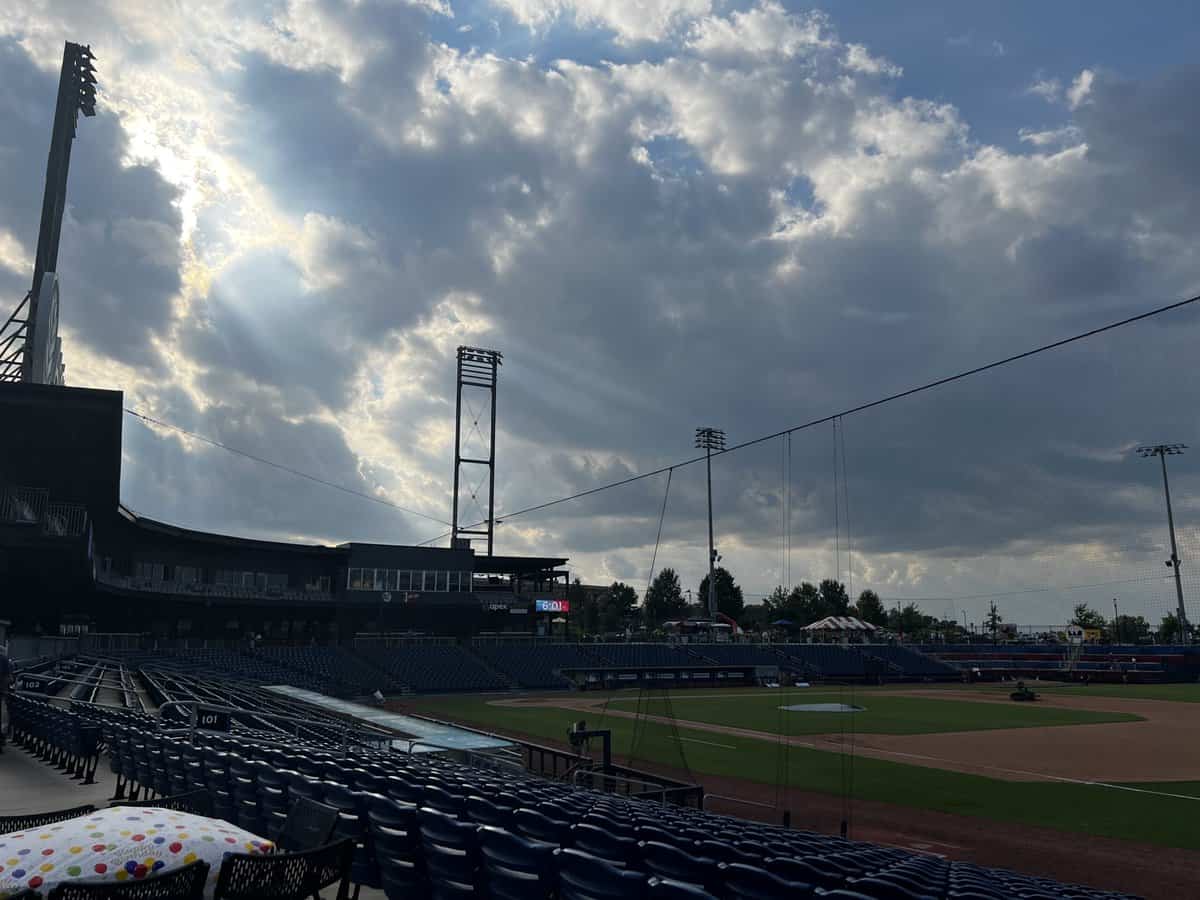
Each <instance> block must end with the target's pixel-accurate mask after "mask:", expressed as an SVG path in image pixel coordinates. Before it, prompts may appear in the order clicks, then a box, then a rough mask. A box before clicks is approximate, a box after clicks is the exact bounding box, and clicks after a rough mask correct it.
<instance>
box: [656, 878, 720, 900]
mask: <svg viewBox="0 0 1200 900" xmlns="http://www.w3.org/2000/svg"><path fill="white" fill-rule="evenodd" d="M646 900H717V898H716V896H715V895H713V894H710V893H709V892H708V891H706V890H704V888H701V887H697V886H696V885H695V884H692V883H690V882H686V881H672V880H671V879H669V878H651V879H650V881H649V882H647V884H646Z"/></svg>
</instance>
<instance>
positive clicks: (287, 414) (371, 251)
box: [0, 0, 1200, 626]
mask: <svg viewBox="0 0 1200 900" xmlns="http://www.w3.org/2000/svg"><path fill="white" fill-rule="evenodd" d="M1197 18H1198V13H1197V12H1196V10H1195V8H1194V5H1192V4H1186V3H1168V2H1159V3H1145V4H1135V5H1132V6H1131V5H1129V4H1118V3H1115V2H1087V3H1084V2H1062V3H1054V4H1046V3H1027V2H1014V3H1009V4H1002V5H999V4H993V5H991V6H988V5H986V4H962V3H956V2H951V0H940V2H932V0H914V2H912V3H907V4H895V3H886V2H856V3H850V2H843V0H829V2H826V3H823V4H818V5H808V4H800V3H779V2H774V0H757V2H740V0H738V2H725V0H657V2H648V0H464V2H451V0H408V2H405V0H275V2H267V3H245V2H237V0H214V2H209V3H192V4H170V5H165V4H158V3H148V2H141V3H139V2H132V0H106V2H99V0H96V2H87V0H80V2H77V3H71V4H54V3H45V2H33V0H10V2H8V3H6V4H4V6H3V8H0V306H4V305H9V304H11V305H15V304H16V302H17V301H18V300H19V299H20V296H21V295H22V293H23V292H24V290H25V289H26V288H27V281H28V278H29V274H28V273H29V271H30V269H31V267H32V258H33V253H34V248H35V243H36V236H37V221H38V209H39V207H40V202H41V189H42V180H43V177H44V170H45V158H46V157H45V154H46V148H47V143H48V140H49V132H50V123H51V118H52V112H53V101H54V95H55V85H56V79H57V74H58V68H59V64H60V60H61V52H62V43H63V41H64V40H75V41H78V42H81V43H88V44H90V45H91V46H92V48H93V51H94V53H95V55H96V57H97V61H96V66H97V70H98V74H99V81H100V84H99V101H98V114H97V116H96V117H95V118H94V119H88V120H84V121H82V122H81V124H80V126H79V132H78V137H77V140H76V142H75V146H74V150H73V157H72V169H71V178H70V185H69V195H68V196H69V202H68V207H67V210H66V213H65V224H64V229H63V238H62V250H61V253H60V265H59V275H60V277H61V280H62V285H63V287H62V297H63V299H62V312H61V331H62V335H63V339H64V355H65V358H66V362H67V380H68V383H70V384H74V385H80V386H94V387H103V388H113V389H120V390H122V391H124V392H125V401H126V405H127V406H128V407H130V408H132V409H135V410H138V411H140V412H142V413H144V414H145V415H147V416H151V417H154V418H157V419H159V420H162V421H165V422H169V423H172V424H174V425H177V426H179V427H180V428H183V429H187V430H189V431H191V432H194V433H196V434H200V435H204V436H206V437H208V438H211V439H213V440H216V441H220V442H223V443H225V444H228V445H229V446H231V447H235V448H238V449H240V450H243V451H246V452H247V453H251V454H255V455H258V456H261V457H264V458H267V459H270V460H274V461H277V462H279V463H280V464H283V465H286V466H290V467H293V468H295V469H299V470H302V471H304V472H306V473H310V474H312V475H313V476H316V477H318V478H321V479H324V480H326V481H329V482H333V483H335V484H338V485H342V486H344V487H346V488H349V489H352V490H354V491H358V492H362V493H366V494H368V495H371V496H373V497H377V498H379V499H380V500H383V501H386V503H374V502H371V501H369V500H366V499H363V498H361V497H358V496H354V495H352V494H349V493H346V492H341V491H337V490H333V489H331V488H328V487H324V486H321V485H318V484H316V483H314V482H311V481H306V480H304V479H299V478H296V477H295V476H292V475H288V474H287V473H285V472H282V471H279V470H276V469H272V468H270V467H267V466H264V465H262V464H260V463H255V462H253V461H251V460H249V459H247V458H245V457H243V456H239V455H236V454H233V453H229V452H226V451H223V450H220V449H217V448H214V447H213V446H211V445H208V444H205V443H203V442H202V441H198V440H196V439H194V438H190V437H187V436H186V435H183V434H181V433H179V432H177V431H172V430H170V429H164V428H161V427H157V426H152V425H148V424H147V423H145V422H144V421H142V420H139V419H135V418H132V417H127V418H126V420H125V423H124V436H125V450H124V460H123V473H122V493H123V498H124V501H125V502H126V504H127V505H129V506H130V507H131V508H133V509H134V510H136V511H137V512H139V513H141V514H143V515H147V516H151V517H153V518H158V519H163V520H167V521H170V522H174V523H177V524H180V525H184V526H187V527H192V528H199V529H206V530H213V531H221V532H226V533H233V534H239V535H246V536H254V537H268V538H275V539H283V540H295V541H305V542H319V543H339V542H342V541H350V540H355V541H380V542H392V543H409V542H417V541H423V540H428V539H431V538H434V537H436V536H438V535H439V534H441V533H442V532H443V531H445V530H446V529H445V527H444V526H443V525H442V524H441V522H444V521H446V520H448V519H449V517H450V506H451V487H450V485H451V478H452V474H453V473H452V469H453V443H454V356H455V348H456V347H457V346H459V345H463V344H466V345H473V346H484V347H491V348H495V349H498V350H500V351H502V352H503V353H504V365H503V368H502V370H501V374H500V389H499V407H498V429H499V434H498V438H497V484H496V499H497V507H498V512H497V515H498V517H500V518H501V520H502V524H500V525H499V526H498V527H497V552H502V553H512V554H518V553H532V554H539V555H562V556H568V557H570V559H571V562H570V568H571V570H572V573H573V574H575V575H578V576H579V577H581V578H582V579H583V580H584V581H585V582H587V583H599V582H607V581H611V580H615V579H621V580H624V581H627V582H629V583H631V584H632V585H634V586H635V587H636V588H637V589H638V590H639V592H641V591H642V590H644V588H645V586H646V583H647V581H648V578H649V577H650V575H651V573H652V568H651V567H652V563H653V565H654V567H655V568H661V567H663V566H672V567H674V568H676V569H677V570H678V571H679V572H680V573H681V575H682V577H683V581H684V584H685V586H686V587H691V588H693V589H694V588H695V587H696V586H697V584H698V582H699V579H700V577H701V575H702V574H703V571H704V567H705V565H706V553H707V551H706V545H705V542H706V537H707V533H706V528H707V523H706V517H705V516H706V507H705V482H704V469H703V466H698V465H692V466H688V467H682V468H678V469H676V470H674V471H673V472H672V474H671V482H670V490H669V492H667V478H666V476H665V475H660V476H655V477H653V478H647V479H644V480H641V481H637V482H635V483H633V484H631V485H629V486H627V487H623V488H618V489H614V490H610V491H604V492H601V493H597V494H593V495H591V496H589V497H587V498H585V499H581V500H578V501H574V502H571V503H564V504H560V505H556V506H553V507H551V508H549V509H545V510H542V511H539V512H536V513H531V514H528V515H523V516H514V517H512V518H510V519H506V518H504V517H505V515H506V513H511V512H513V511H515V510H519V509H522V508H524V507H526V506H530V505H534V504H539V503H541V502H543V501H547V500H551V499H554V498H558V497H563V496H567V495H570V494H573V493H575V492H578V491H583V490H587V489H589V488H592V487H595V486H598V485H601V484H605V483H607V482H610V481H615V480H619V479H623V478H626V477H628V476H630V475H633V474H636V473H639V472H644V471H649V470H653V469H657V468H659V467H663V466H669V465H671V464H673V463H675V462H679V461H682V460H685V459H689V458H691V457H692V456H693V453H694V451H693V449H692V443H693V440H692V439H693V431H694V429H695V428H696V427H697V426H702V425H712V426H716V427H720V428H723V429H724V430H725V432H726V433H727V435H728V437H729V441H730V443H738V442H741V441H744V440H747V439H750V438H753V437H757V436H759V435H762V434H769V433H773V432H776V431H778V430H780V429H783V428H786V427H789V426H791V425H796V424H799V423H802V422H805V421H808V420H810V419H814V418H819V417H821V416H824V415H827V414H830V413H834V412H837V411H839V410H843V409H847V408H850V407H853V406H856V405H858V404H860V403H863V402H867V401H870V400H873V399H876V398H878V397H881V396H885V395H888V394H891V393H893V392H895V391H898V390H902V389H904V388H907V387H910V386H913V385H916V384H920V383H922V382H925V381H928V380H931V379H934V378H938V377H941V376H944V375H948V374H952V373H954V372H957V371H959V370H962V369H966V368H970V367H973V366H976V365H979V364H981V363H985V362H988V361H991V360H992V359H997V358H1000V357H1004V356H1007V355H1009V354H1012V353H1017V352H1020V351H1022V350H1025V349H1028V348H1030V347H1032V346H1036V345H1039V344H1042V343H1045V342H1048V341H1051V340H1055V339H1057V338H1061V337H1065V336H1068V335H1070V334H1073V333H1076V332H1080V331H1084V330H1087V329H1090V328H1092V327H1095V326H1097V325H1101V324H1104V323H1107V322H1109V321H1113V320H1116V319H1120V318H1123V317H1125V316H1129V315H1133V314H1136V313H1138V312H1141V311H1143V310H1146V309H1149V308H1153V307H1156V306H1160V305H1163V304H1165V303H1168V302H1171V301H1172V300H1176V299H1181V298H1184V297H1188V296H1191V295H1193V294H1195V293H1197V292H1200V259H1198V257H1197V250H1196V247H1197V242H1196V240H1195V235H1196V230H1197V225H1198V224H1200V222H1198V219H1200V204H1196V203H1195V202H1194V200H1193V192H1194V190H1195V185H1196V184H1197V183H1200V171H1198V170H1200V156H1197V154H1196V153H1195V152H1194V138H1193V135H1194V134H1195V133H1197V131H1198V130H1200V112H1197V107H1196V105H1195V103H1194V101H1193V98H1194V97H1195V95H1196V93H1197V91H1198V90H1200V67H1198V66H1197V65H1196V64H1194V63H1193V62H1191V61H1190V60H1191V59H1193V58H1194V55H1195V54H1194V46H1193V44H1194V35H1195V34H1196V32H1197V28H1196V26H1197V24H1198V22H1197ZM5 298H7V299H5ZM1197 315H1198V312H1197V310H1196V308H1195V307H1188V308H1186V309H1183V310H1180V311H1177V312H1173V313H1169V314H1165V315H1163V316H1161V317H1158V318H1156V319H1153V320H1149V321H1145V322H1142V323H1139V324H1137V325H1134V326H1130V327H1129V328H1126V329H1122V330H1120V331H1115V332H1110V333H1107V334H1105V335H1102V336H1099V337H1097V338H1094V339H1091V340H1088V341H1086V342H1082V343H1078V344H1074V345H1072V346H1070V347H1068V348H1065V349H1062V350H1059V351H1056V352H1054V353H1052V354H1047V355H1044V356H1039V357H1037V358H1035V359H1032V360H1028V361H1025V362H1023V363H1020V364H1017V365H1014V366H1012V367H1008V368H1004V369H1001V370H996V371H993V372H990V373H987V374H984V375H981V376H977V377H974V378H972V379H969V380H966V381H962V382H958V383H955V384H954V385H951V386H948V387H945V388H940V389H938V390H936V391H931V392H928V393H924V394H921V395H918V396H915V397H912V398H908V399H905V400H901V401H897V402H894V403H890V404H888V405H885V406H882V407H878V408H876V409H873V410H871V411H868V412H864V413H859V414H854V415H850V416H847V417H845V418H844V419H842V420H841V422H840V428H839V429H838V432H839V433H838V436H837V438H835V436H834V428H833V426H831V425H828V424H826V425H823V426H820V427H817V428H812V429H806V430H802V431H798V432H796V433H795V434H794V435H793V437H792V439H791V441H790V443H789V442H787V441H784V440H782V439H777V440H773V441H769V442H764V443H762V444H759V445H756V446H754V447H752V448H748V449H745V450H742V451H738V452H736V453H730V454H727V455H723V456H720V457H718V458H717V459H716V460H714V462H713V502H714V516H715V530H716V535H717V544H718V549H719V552H720V553H721V555H722V563H723V564H724V565H726V566H727V567H728V568H729V569H730V570H731V571H732V572H733V573H734V575H735V577H736V578H737V580H738V582H739V583H740V584H741V585H742V586H743V588H744V590H745V592H746V594H747V598H748V599H749V600H751V601H753V600H755V599H757V598H758V597H761V596H762V595H764V594H766V593H767V592H769V591H770V590H771V589H772V588H773V587H774V586H775V585H777V584H781V583H788V584H794V583H798V582H800V581H801V580H803V579H808V580H813V581H816V580H819V579H821V578H825V577H839V578H840V579H841V580H843V581H847V582H848V583H849V586H850V588H851V591H852V592H853V593H855V594H856V593H857V592H858V591H860V590H862V589H864V588H872V589H874V590H876V591H877V592H878V593H879V594H880V595H881V596H882V597H883V598H884V600H885V602H887V603H889V604H892V603H895V602H896V601H907V600H909V599H916V600H919V602H920V604H921V606H922V607H923V608H924V609H925V610H926V611H927V612H929V613H931V614H935V615H945V616H952V617H954V618H956V619H957V618H963V617H966V618H968V619H969V620H971V621H981V620H982V616H983V613H984V610H985V609H986V606H987V604H988V603H989V602H991V601H993V600H994V601H995V602H996V603H997V604H998V606H999V608H1000V612H1001V614H1002V615H1003V616H1004V618H1005V620H1006V621H1009V622H1016V623H1019V624H1022V625H1037V626H1042V625H1053V624H1061V623H1062V622H1065V621H1066V619H1067V618H1068V616H1069V614H1070V609H1071V607H1072V606H1073V605H1074V604H1075V603H1078V602H1087V603H1090V604H1092V605H1094V606H1096V607H1098V608H1099V609H1100V610H1101V611H1102V612H1104V613H1106V614H1107V613H1109V612H1111V605H1112V601H1113V599H1114V598H1117V599H1118V601H1119V603H1120V605H1121V607H1120V608H1121V612H1123V613H1124V612H1129V613H1134V614H1143V615H1146V616H1147V617H1148V618H1150V619H1151V620H1152V621H1154V622H1157V621H1158V619H1159V618H1160V617H1161V616H1162V615H1163V613H1165V612H1166V611H1168V610H1170V609H1173V608H1174V604H1175V594H1174V586H1173V584H1172V583H1171V581H1170V579H1169V577H1168V576H1169V571H1168V570H1167V569H1166V568H1164V566H1163V561H1164V560H1165V559H1166V558H1167V556H1168V555H1169V550H1168V549H1166V541H1167V534H1166V527H1165V515H1164V508H1163V497H1162V485H1161V480H1160V473H1159V472H1158V471H1157V470H1156V468H1155V464H1154V462H1153V461H1145V460H1139V459H1138V458H1137V457H1136V455H1135V454H1134V453H1133V452H1132V451H1133V448H1135V447H1136V446H1138V445H1139V444H1142V443H1146V442H1160V441H1178V442H1184V443H1195V442H1196V439H1197V434H1196V431H1197V416H1196V408H1197V407H1196V401H1197V399H1200V384H1198V383H1197V378H1196V374H1195V368H1194V362H1193V361H1194V359H1195V355H1196V354H1195V350H1194V348H1195V347H1196V340H1197V338H1198V337H1200V320H1198V318H1197ZM472 403H473V405H472V407H471V409H470V410H469V412H471V413H473V414H477V413H479V412H480V411H481V409H482V407H481V404H480V399H479V398H475V399H474V400H473V401H472ZM485 418H486V417H485ZM471 441H474V442H476V443H475V444H474V445H472V444H468V449H469V448H470V447H471V446H475V447H476V448H478V447H479V444H478V437H477V436H475V435H471ZM835 441H836V443H835ZM1196 452H1197V453H1200V447H1198V448H1197V451H1196ZM843 457H844V465H843ZM1196 459H1197V457H1196V456H1194V455H1192V456H1189V455H1186V454H1185V455H1183V456H1180V457H1174V458H1172V460H1171V466H1172V468H1171V476H1172V483H1171V484H1172V493H1173V499H1174V501H1175V512H1176V520H1177V523H1178V525H1179V531H1180V540H1181V551H1180V552H1181V555H1182V556H1183V558H1184V560H1185V563H1184V568H1183V572H1184V587H1185V591H1186V592H1187V593H1188V595H1189V597H1197V596H1200V577H1197V575H1196V574H1192V571H1190V570H1189V568H1188V559H1189V555H1191V556H1192V558H1195V556H1198V555H1200V530H1198V526H1200V479H1198V478H1197V477H1196V474H1195V470H1196ZM835 460H836V463H835ZM789 472H790V476H789V474H788V473H789ZM664 496H665V499H666V503H665V513H662V510H663V509H664ZM835 496H836V497H837V498H838V500H837V501H836V502H835ZM463 500H464V516H466V517H469V516H471V514H472V513H476V516H475V518H476V519H477V518H479V517H480V516H479V515H478V510H477V509H476V507H475V506H474V505H473V501H472V500H471V499H470V497H469V495H468V494H466V493H464V495H463ZM387 504H393V505H392V506H389V505H387ZM394 505H399V506H402V507H405V508H406V509H409V510H415V511H417V512H419V513H421V514H423V515H424V516H426V517H428V518H422V517H420V516H416V515H412V514H410V513H406V512H402V511H400V510H398V509H396V508H395V506H394ZM660 513H661V514H662V533H661V541H659V540H657V538H658V533H659V522H660ZM472 521H474V519H473V520H472ZM789 548H790V549H789ZM1193 569H1195V567H1193ZM1195 571H1196V572H1197V573H1198V574H1200V569H1197V570H1195ZM1190 608H1191V609H1192V612H1191V617H1192V619H1193V620H1195V619H1197V618H1200V599H1197V600H1196V601H1195V602H1191V601H1190Z"/></svg>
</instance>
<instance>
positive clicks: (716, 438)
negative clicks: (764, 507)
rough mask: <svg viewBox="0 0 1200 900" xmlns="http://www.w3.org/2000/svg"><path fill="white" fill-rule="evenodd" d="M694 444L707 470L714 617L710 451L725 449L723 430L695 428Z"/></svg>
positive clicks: (713, 590)
mask: <svg viewBox="0 0 1200 900" xmlns="http://www.w3.org/2000/svg"><path fill="white" fill-rule="evenodd" d="M696 446H697V447H699V448H700V449H702V450H703V451H704V465H705V468H706V469H707V470H708V615H709V616H710V617H711V618H716V615H717V578H716V574H715V571H714V569H715V567H716V562H717V550H716V548H715V547H714V546H713V518H712V453H713V451H714V450H716V451H717V452H718V453H720V452H722V451H723V450H724V449H725V432H724V431H722V430H721V429H720V428H697V429H696Z"/></svg>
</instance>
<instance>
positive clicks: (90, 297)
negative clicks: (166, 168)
mask: <svg viewBox="0 0 1200 900" xmlns="http://www.w3.org/2000/svg"><path fill="white" fill-rule="evenodd" d="M0 85H4V86H5V89H3V90H0V122H3V123H4V128H3V129H2V130H0V196H3V197H4V201H5V202H4V205H3V207H0V228H6V229H8V230H9V231H11V232H12V234H13V235H14V236H15V237H16V238H17V240H18V241H20V243H21V245H22V247H23V249H24V251H25V253H26V254H27V256H28V259H29V260H30V265H31V266H32V258H33V253H34V249H35V247H36V245H37V233H38V222H39V217H40V209H41V200H42V187H43V184H44V179H45V172H46V154H47V149H48V147H49V141H50V131H51V126H52V124H53V110H54V98H55V94H56V90H57V74H56V73H50V72H44V71H41V70H39V69H38V68H37V67H36V66H35V65H34V63H33V61H32V60H31V59H30V58H29V57H28V55H27V54H26V53H25V51H24V50H23V49H22V48H21V47H20V46H19V45H18V44H17V43H16V42H15V41H14V40H12V39H11V38H2V37H0ZM127 145H128V138H127V136H126V134H125V132H124V131H123V130H122V127H121V124H120V123H119V122H118V121H117V119H116V118H115V117H114V116H113V115H112V114H111V113H110V112H108V111H107V110H106V109H105V108H104V107H103V105H102V106H101V107H100V108H99V109H98V111H97V115H96V116H95V118H92V119H81V120H80V124H79V129H78V133H77V136H76V139H75V144H74V147H73V150H72V156H71V172H70V178H69V182H68V190H67V198H68V200H67V208H66V211H65V213H64V224H63V230H62V238H61V245H60V250H59V257H58V259H59V266H58V268H59V275H60V278H61V279H62V297H63V301H62V313H61V324H62V327H63V328H64V329H66V330H69V331H70V333H71V337H72V339H74V340H76V341H80V342H82V343H84V344H86V345H87V346H88V347H89V348H91V349H92V350H94V351H96V352H98V353H100V354H102V355H108V356H112V357H114V358H118V359H121V360H123V361H124V362H125V363H127V364H129V365H137V366H149V367H155V366H158V365H160V360H159V359H158V357H157V354H156V352H155V350H154V348H153V346H152V345H151V343H150V339H151V338H152V337H153V336H162V335H163V334H164V332H165V331H166V329H167V328H168V326H169V324H170V322H171V318H172V305H171V304H172V299H173V298H174V296H175V294H176V293H177V292H178V290H179V285H180V271H179V270H180V262H181V256H180V249H179V237H180V216H179V212H178V210H177V209H176V207H175V205H174V204H175V201H176V199H177V192H176V191H175V189H174V188H172V187H171V186H170V185H169V184H167V182H166V181H164V180H163V178H162V177H161V176H160V175H159V174H158V172H157V171H156V170H154V169H152V168H149V167H147V166H140V165H137V166H125V165H123V164H122V160H123V158H124V156H125V155H126V152H127ZM26 289H27V288H26ZM10 299H11V300H12V301H13V302H14V303H15V302H16V300H17V299H19V298H11V297H10ZM68 354H69V350H68ZM69 365H70V359H69V355H68V366H69Z"/></svg>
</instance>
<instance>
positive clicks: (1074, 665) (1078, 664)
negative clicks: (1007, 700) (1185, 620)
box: [920, 644, 1200, 683]
mask: <svg viewBox="0 0 1200 900" xmlns="http://www.w3.org/2000/svg"><path fill="white" fill-rule="evenodd" d="M920 649H921V650H922V651H923V652H924V653H925V654H927V655H929V656H933V657H936V658H937V659H939V660H941V661H943V662H944V663H946V664H948V665H951V666H953V667H955V668H956V669H957V670H958V671H959V672H960V673H962V674H966V675H973V676H975V677H982V678H1003V677H1012V678H1050V679H1061V680H1068V681H1073V680H1079V679H1082V678H1085V677H1086V678H1088V679H1090V680H1095V681H1120V682H1136V683H1150V682H1164V681H1196V680H1197V679H1198V678H1200V648H1197V647H1195V646H1190V647H1189V646H1179V645H1118V644H1111V645H1105V644H942V645H929V646H925V647H921V648H920Z"/></svg>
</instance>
